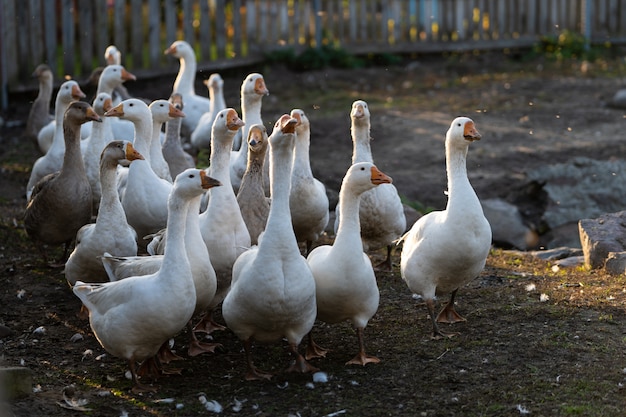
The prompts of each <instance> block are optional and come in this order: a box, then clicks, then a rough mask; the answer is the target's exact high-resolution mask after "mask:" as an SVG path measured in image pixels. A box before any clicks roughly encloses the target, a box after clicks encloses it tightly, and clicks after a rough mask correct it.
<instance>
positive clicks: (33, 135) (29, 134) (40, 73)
mask: <svg viewBox="0 0 626 417" xmlns="http://www.w3.org/2000/svg"><path fill="white" fill-rule="evenodd" d="M33 77H35V78H37V80H38V82H39V92H38V93H37V97H36V98H35V100H34V101H33V104H32V105H31V107H30V111H29V113H28V118H27V119H26V129H25V130H24V137H25V138H27V139H29V140H31V141H32V142H33V144H34V145H35V147H36V148H39V145H38V143H37V135H38V134H39V131H40V130H41V129H42V128H43V127H44V126H45V125H47V124H48V123H50V122H51V121H53V120H54V116H53V115H52V114H51V113H50V102H51V101H52V88H53V85H52V84H53V81H54V76H53V74H52V71H51V70H50V67H49V66H47V65H46V64H40V65H38V66H37V68H35V71H34V72H33Z"/></svg>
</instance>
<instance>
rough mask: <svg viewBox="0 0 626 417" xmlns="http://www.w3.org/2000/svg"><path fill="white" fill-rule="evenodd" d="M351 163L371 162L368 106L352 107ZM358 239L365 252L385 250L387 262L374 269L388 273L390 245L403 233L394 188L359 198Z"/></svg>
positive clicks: (385, 187)
mask: <svg viewBox="0 0 626 417" xmlns="http://www.w3.org/2000/svg"><path fill="white" fill-rule="evenodd" d="M350 118H351V120H352V125H351V133H352V143H353V152H352V163H353V164H355V163H357V162H372V163H373V162H374V159H373V157H372V150H371V148H370V141H371V137H370V111H369V108H368V106H367V103H366V102H364V101H363V100H357V101H355V102H354V103H352V110H351V112H350ZM340 211H341V210H340V207H339V206H337V208H336V214H337V216H336V218H335V232H336V231H337V226H338V225H339V215H340ZM359 213H360V218H361V239H362V241H363V248H364V250H365V252H368V251H372V250H376V249H379V248H384V247H386V248H387V258H386V259H385V260H384V261H383V262H382V263H381V264H379V265H377V267H380V268H385V269H387V270H389V271H391V268H392V264H391V250H392V243H393V242H394V241H395V240H396V239H398V238H399V237H400V236H402V234H403V233H404V232H405V231H406V217H405V215H404V207H403V206H402V201H401V200H400V196H399V195H398V190H396V187H395V186H394V185H393V184H382V185H380V186H379V187H376V188H374V189H372V190H370V191H368V192H366V193H364V194H363V195H362V196H361V208H360V212H359Z"/></svg>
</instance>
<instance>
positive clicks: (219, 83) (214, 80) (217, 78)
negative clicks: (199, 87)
mask: <svg viewBox="0 0 626 417" xmlns="http://www.w3.org/2000/svg"><path fill="white" fill-rule="evenodd" d="M203 83H204V85H206V86H207V88H213V89H216V90H217V89H220V88H222V87H223V86H224V79H223V78H222V76H221V75H219V74H218V73H214V74H211V76H210V77H209V78H208V79H207V80H204V81H203Z"/></svg>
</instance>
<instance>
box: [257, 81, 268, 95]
mask: <svg viewBox="0 0 626 417" xmlns="http://www.w3.org/2000/svg"><path fill="white" fill-rule="evenodd" d="M254 92H255V93H257V94H258V95H260V96H269V95H270V90H268V89H267V87H266V86H265V80H264V79H263V78H257V80H256V81H255V82H254Z"/></svg>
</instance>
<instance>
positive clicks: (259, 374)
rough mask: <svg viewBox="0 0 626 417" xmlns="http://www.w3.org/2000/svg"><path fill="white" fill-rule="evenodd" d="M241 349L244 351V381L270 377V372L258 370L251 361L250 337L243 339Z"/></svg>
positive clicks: (268, 378)
mask: <svg viewBox="0 0 626 417" xmlns="http://www.w3.org/2000/svg"><path fill="white" fill-rule="evenodd" d="M243 349H244V351H245V352H246V367H247V371H246V377H245V378H246V381H260V380H264V379H266V380H270V379H272V376H273V375H272V374H270V373H267V372H263V371H260V370H258V369H257V368H256V366H254V364H253V363H252V338H249V339H247V340H244V341H243Z"/></svg>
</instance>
